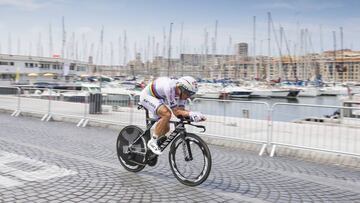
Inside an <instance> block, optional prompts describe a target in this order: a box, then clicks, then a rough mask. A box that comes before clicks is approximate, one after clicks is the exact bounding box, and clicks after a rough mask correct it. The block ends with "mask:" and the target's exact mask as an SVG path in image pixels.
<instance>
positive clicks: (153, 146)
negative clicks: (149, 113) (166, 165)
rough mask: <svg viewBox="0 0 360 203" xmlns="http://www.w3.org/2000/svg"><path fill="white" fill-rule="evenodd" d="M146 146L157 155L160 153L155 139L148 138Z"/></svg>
mask: <svg viewBox="0 0 360 203" xmlns="http://www.w3.org/2000/svg"><path fill="white" fill-rule="evenodd" d="M147 146H148V147H149V149H150V150H151V151H152V152H153V153H154V154H157V155H160V154H162V152H161V149H160V147H159V146H158V144H157V139H154V138H151V139H150V140H149V142H148V143H147Z"/></svg>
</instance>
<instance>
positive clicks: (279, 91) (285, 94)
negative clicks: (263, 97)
mask: <svg viewBox="0 0 360 203" xmlns="http://www.w3.org/2000/svg"><path fill="white" fill-rule="evenodd" d="M299 92H300V90H298V89H284V88H273V89H271V96H270V97H275V98H296V97H297V96H298V95H299Z"/></svg>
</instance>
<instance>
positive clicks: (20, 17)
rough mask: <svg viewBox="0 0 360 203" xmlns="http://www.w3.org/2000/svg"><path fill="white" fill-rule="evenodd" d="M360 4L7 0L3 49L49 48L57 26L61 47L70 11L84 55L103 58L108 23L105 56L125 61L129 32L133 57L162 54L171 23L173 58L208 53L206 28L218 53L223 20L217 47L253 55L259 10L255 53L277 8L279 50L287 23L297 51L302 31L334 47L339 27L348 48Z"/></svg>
mask: <svg viewBox="0 0 360 203" xmlns="http://www.w3.org/2000/svg"><path fill="white" fill-rule="evenodd" d="M359 10H360V1H358V0H341V1H340V0H251V1H250V0H247V1H245V0H0V30H1V32H0V52H1V53H9V52H11V53H12V54H32V55H38V54H42V55H44V56H48V55H50V51H49V47H50V43H49V42H50V40H49V38H50V37H49V36H50V35H49V27H50V25H51V30H52V43H53V49H52V53H51V54H61V47H62V46H61V44H62V43H61V41H62V16H64V18H65V29H66V33H67V38H66V44H67V48H66V51H65V52H66V53H65V56H67V57H77V58H79V59H83V60H85V58H87V57H88V55H93V56H94V57H95V60H97V61H99V60H100V55H101V54H100V53H101V51H99V50H101V49H100V46H99V44H100V35H101V34H100V33H101V29H102V26H103V27H104V43H103V53H104V56H103V63H108V64H109V63H111V62H112V63H113V64H118V63H122V61H123V60H124V51H123V49H124V48H123V46H124V43H123V39H124V31H126V33H127V47H128V51H127V59H130V58H133V57H134V52H135V50H136V52H140V53H142V56H143V57H151V56H153V55H154V54H155V53H158V54H159V55H162V54H163V50H164V43H163V38H164V36H163V32H164V30H165V32H166V37H168V36H169V27H170V23H173V34H172V57H178V56H179V50H180V48H181V49H183V50H184V52H186V53H202V52H204V47H205V46H204V44H205V43H204V42H205V30H206V31H207V32H208V50H209V53H211V52H212V47H211V41H212V38H214V30H215V21H216V20H217V21H218V36H217V49H216V50H217V53H229V52H232V51H233V49H232V48H230V47H233V44H235V43H238V42H247V43H249V46H250V52H251V54H252V50H253V17H254V16H256V39H257V40H256V53H257V54H267V12H271V15H272V19H273V24H274V28H275V30H272V31H271V32H272V35H273V36H272V46H271V47H272V48H271V51H272V54H273V55H277V54H278V53H279V48H278V46H276V43H275V40H274V32H275V33H277V38H278V40H279V41H280V35H279V27H280V26H282V27H283V28H284V33H285V36H286V38H287V40H288V43H287V44H288V46H289V49H290V52H293V53H294V52H301V47H303V48H304V47H305V40H303V43H301V37H300V36H301V34H300V33H301V30H304V29H307V30H308V32H307V34H306V36H305V34H304V35H303V36H304V39H305V38H306V39H307V40H306V42H307V43H306V47H307V51H308V52H311V51H315V52H319V51H320V50H331V49H333V47H334V42H333V41H334V40H333V31H336V44H337V45H336V46H337V47H338V48H340V46H341V43H340V27H343V36H344V38H343V47H344V48H352V49H354V50H360V38H359V37H358V36H359V34H360V26H359V25H360V14H359V12H358V11H359ZM181 25H183V38H182V40H180V38H181V37H180V33H181ZM320 27H321V29H320ZM320 30H322V32H320ZM321 33H322V34H321ZM321 35H322V41H321V40H320V39H321V37H320V36H321ZM119 38H121V43H119ZM230 39H231V40H230ZM167 41H168V40H167ZM181 42H182V43H181ZM157 44H158V45H157ZM180 44H182V46H180ZM156 45H157V46H156ZM230 45H231V46H230ZM285 45H286V43H285V42H283V52H287V51H286V50H285ZM301 45H302V46H301ZM111 46H112V47H113V48H112V49H113V57H111ZM120 47H121V48H120ZM165 49H166V48H165ZM303 50H304V49H303ZM166 55H167V52H166ZM111 59H112V60H111Z"/></svg>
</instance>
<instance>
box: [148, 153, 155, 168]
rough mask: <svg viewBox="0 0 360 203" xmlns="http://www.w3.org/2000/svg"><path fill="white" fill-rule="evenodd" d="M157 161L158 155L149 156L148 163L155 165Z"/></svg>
mask: <svg viewBox="0 0 360 203" xmlns="http://www.w3.org/2000/svg"><path fill="white" fill-rule="evenodd" d="M157 161H158V155H156V154H154V156H153V155H151V156H150V157H149V160H148V162H147V164H148V165H149V166H155V165H156V163H157Z"/></svg>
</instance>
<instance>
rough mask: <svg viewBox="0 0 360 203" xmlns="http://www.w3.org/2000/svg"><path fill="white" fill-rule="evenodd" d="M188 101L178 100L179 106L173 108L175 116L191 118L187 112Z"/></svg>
mask: <svg viewBox="0 0 360 203" xmlns="http://www.w3.org/2000/svg"><path fill="white" fill-rule="evenodd" d="M185 104H186V100H178V101H177V106H176V107H174V108H172V109H171V110H172V112H173V113H174V115H175V116H182V117H189V111H187V110H185Z"/></svg>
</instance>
